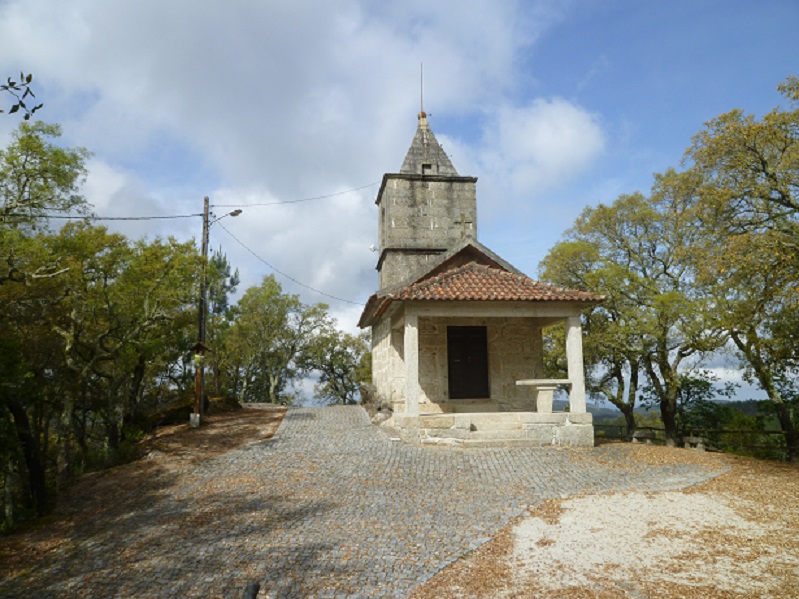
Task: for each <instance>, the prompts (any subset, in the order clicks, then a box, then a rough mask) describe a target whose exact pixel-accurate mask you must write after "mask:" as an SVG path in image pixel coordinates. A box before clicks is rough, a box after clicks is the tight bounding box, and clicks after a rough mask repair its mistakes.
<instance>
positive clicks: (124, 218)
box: [9, 181, 380, 306]
mask: <svg viewBox="0 0 799 599" xmlns="http://www.w3.org/2000/svg"><path fill="white" fill-rule="evenodd" d="M378 183H380V181H374V182H372V183H369V184H367V185H361V186H360V187H354V188H352V189H346V190H344V191H338V192H336V193H329V194H325V195H321V196H314V197H312V198H302V199H298V200H284V201H279V202H258V203H253V204H213V205H212V206H211V207H212V208H251V207H256V206H277V205H281V204H299V203H301V202H312V201H315V200H324V199H328V198H333V197H337V196H341V195H345V194H348V193H352V192H354V191H360V190H362V189H367V188H369V187H374V186H375V185H377V184H378ZM9 216H19V217H23V218H24V217H25V216H27V215H9ZM39 216H41V217H42V218H48V219H58V220H88V221H146V220H171V219H178V218H197V217H200V218H202V217H203V216H204V215H203V214H202V213H197V214H172V215H164V216H96V215H83V216H78V215H63V214H43V215H39ZM214 224H217V225H219V227H221V228H222V230H224V231H225V233H227V234H228V235H229V236H230V237H231V238H233V240H234V241H236V243H238V244H239V245H240V246H241V247H243V248H244V249H245V250H247V252H249V253H250V254H251V255H252V256H254V257H255V258H256V259H257V260H259V261H260V262H262V263H263V264H265V265H266V266H268V267H269V268H270V269H272V270H273V271H275V272H276V273H278V274H279V275H281V276H282V277H285V278H286V279H288V280H289V281H291V282H293V283H295V284H296V285H299V286H300V287H303V288H305V289H308V290H309V291H313V292H314V293H318V294H319V295H322V296H324V297H327V298H330V299H333V300H336V301H339V302H344V303H346V304H352V305H354V306H363V305H364V304H363V303H362V302H355V301H352V300H348V299H345V298H343V297H338V296H335V295H332V294H330V293H326V292H324V291H322V290H320V289H316V288H315V287H311V286H310V285H306V284H305V283H303V282H302V281H298V280H297V279H295V278H294V277H292V276H291V275H289V274H287V273H285V272H283V271H281V270H280V269H279V268H277V267H276V266H274V265H272V264H270V263H269V262H267V261H266V260H265V259H264V258H262V257H261V256H259V255H258V254H256V253H255V252H254V251H253V250H252V249H250V248H249V247H248V246H247V245H246V244H245V243H244V242H243V241H241V240H240V239H239V238H238V237H236V236H235V235H234V234H233V233H231V232H230V231H229V230H228V229H227V228H226V227H225V226H224V225H223V224H222V223H220V222H219V221H216V222H215V223H214Z"/></svg>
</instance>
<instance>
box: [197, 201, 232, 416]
mask: <svg viewBox="0 0 799 599" xmlns="http://www.w3.org/2000/svg"><path fill="white" fill-rule="evenodd" d="M239 214H241V210H240V209H238V208H237V209H236V210H232V211H230V212H228V213H226V214H223V215H222V216H219V217H217V218H214V219H213V220H210V219H209V217H210V216H211V214H210V212H209V203H208V196H205V198H203V237H202V249H201V253H202V259H203V263H202V274H201V277H200V300H199V309H198V310H197V312H198V316H197V320H198V323H197V337H198V341H197V343H195V344H194V345H193V346H192V347H191V350H192V352H194V366H195V368H196V371H195V375H194V413H192V414H190V416H189V424H190V425H191V426H192V428H196V427H198V426H200V422H201V420H202V413H203V411H204V410H203V405H202V403H203V402H202V398H203V395H204V394H205V352H206V351H210V350H209V348H208V346H206V345H205V323H206V318H207V308H206V306H207V299H206V296H207V294H208V230H209V229H210V228H211V225H213V224H214V223H215V222H217V221H220V220H222V219H223V218H225V217H226V216H238V215H239Z"/></svg>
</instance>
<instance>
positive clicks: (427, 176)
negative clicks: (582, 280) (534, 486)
mask: <svg viewBox="0 0 799 599" xmlns="http://www.w3.org/2000/svg"><path fill="white" fill-rule="evenodd" d="M476 183H477V178H476V177H467V176H463V175H460V174H458V172H457V171H456V170H455V167H454V166H453V165H452V162H451V161H450V159H449V157H448V156H447V155H446V154H445V153H444V150H443V149H442V148H441V146H440V145H439V143H438V141H437V140H436V138H435V136H434V135H433V132H432V131H431V130H430V126H429V125H428V123H427V117H426V115H425V113H424V112H421V113H419V124H418V127H417V129H416V135H415V136H414V138H413V142H412V143H411V147H410V149H409V150H408V154H407V156H406V157H405V161H404V162H403V164H402V167H401V168H400V171H399V173H386V174H385V175H383V180H382V184H381V186H380V191H379V192H378V194H377V200H376V201H375V203H376V204H377V208H378V210H379V258H378V262H377V271H378V280H379V285H378V287H379V288H378V291H377V292H376V293H375V294H374V295H372V296H371V297H370V298H369V300H368V302H367V304H366V307H365V308H364V310H363V313H362V314H361V318H360V321H359V323H358V326H360V327H361V328H366V327H371V330H372V372H373V374H372V376H373V385H374V388H375V391H376V393H378V394H379V395H380V396H381V397H383V398H385V399H387V400H389V401H390V402H391V404H392V406H393V414H392V416H391V418H390V419H389V420H388V421H386V422H385V423H384V424H386V425H388V426H391V427H392V428H394V429H395V430H397V431H399V433H400V436H401V438H402V439H403V440H404V441H406V442H410V443H420V444H448V445H460V446H481V445H489V446H490V445H501V446H510V445H522V446H545V445H547V446H548V445H565V446H593V443H594V432H593V424H592V419H591V414H589V413H587V412H586V403H585V380H584V373H583V356H582V330H581V325H580V312H581V310H582V309H583V308H584V307H585V306H587V305H590V304H594V303H597V302H601V301H602V300H603V299H604V298H603V297H602V296H600V295H597V294H594V293H590V292H587V291H578V290H572V289H564V288H562V287H556V286H553V285H548V284H544V283H540V282H538V281H534V280H532V279H530V278H529V277H527V276H526V275H525V274H524V273H522V272H521V271H519V270H518V269H516V268H514V267H513V266H512V265H511V264H509V263H508V262H506V261H505V260H503V259H502V258H500V257H499V256H497V255H496V254H494V253H493V252H492V251H491V250H489V249H488V248H487V247H485V246H484V245H482V244H481V243H480V242H478V241H477V197H476V189H475V186H476ZM564 321H565V325H566V357H567V364H568V378H567V379H547V378H544V363H543V335H542V329H543V328H544V327H546V326H549V325H551V324H554V323H557V322H564ZM558 388H564V389H567V390H568V394H569V411H568V412H553V409H552V398H553V394H554V392H555V390H556V389H558Z"/></svg>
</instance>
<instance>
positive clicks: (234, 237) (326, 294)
mask: <svg viewBox="0 0 799 599" xmlns="http://www.w3.org/2000/svg"><path fill="white" fill-rule="evenodd" d="M216 224H217V225H218V226H219V227H220V228H221V229H222V230H223V231H224V232H225V233H227V234H228V235H229V236H230V237H232V238H233V240H234V241H236V243H238V244H239V245H240V246H241V247H243V248H244V249H245V250H247V251H248V252H249V253H250V254H251V255H252V256H253V257H255V259H256V260H258V261H260V262H262V263H264V264H265V265H266V266H268V267H269V268H271V269H272V270H273V271H275V272H276V273H277V274H279V275H281V276H282V277H285V278H286V279H288V280H289V281H291V282H293V283H295V284H297V285H299V286H300V287H304V288H305V289H308V290H310V291H313V292H314V293H318V294H319V295H323V296H325V297H329V298H330V299H334V300H336V301H339V302H344V303H346V304H352V305H353V306H363V305H365V304H363V303H362V302H355V301H352V300H348V299H344V298H343V297H338V296H336V295H332V294H330V293H325V292H324V291H321V290H319V289H316V288H315V287H311V286H310V285H306V284H305V283H303V282H301V281H298V280H297V279H295V278H294V277H292V276H291V275H289V274H286V273H284V272H283V271H282V270H280V269H279V268H277V267H276V266H274V265H272V264H270V263H269V262H267V261H266V260H264V258H262V257H261V256H259V255H258V254H256V253H255V252H254V251H253V250H251V249H250V248H249V247H248V246H247V245H246V244H245V243H244V242H243V241H242V240H241V239H239V238H238V237H236V236H235V235H234V234H233V233H231V232H230V231H228V229H227V227H225V225H223V224H222V223H220V222H218V221H217V222H216Z"/></svg>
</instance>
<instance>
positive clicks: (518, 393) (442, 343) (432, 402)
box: [419, 318, 543, 412]
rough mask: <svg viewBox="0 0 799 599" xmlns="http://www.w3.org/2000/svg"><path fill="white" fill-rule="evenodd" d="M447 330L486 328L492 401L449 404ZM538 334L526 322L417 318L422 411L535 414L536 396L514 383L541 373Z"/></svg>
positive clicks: (537, 329)
mask: <svg viewBox="0 0 799 599" xmlns="http://www.w3.org/2000/svg"><path fill="white" fill-rule="evenodd" d="M448 325H450V326H486V327H487V334H488V370H489V375H488V376H489V387H490V393H491V398H487V399H486V400H478V401H474V400H461V399H458V400H450V399H449V397H448V389H449V376H448V373H447V326H448ZM536 335H538V336H539V337H540V335H541V327H540V326H538V325H537V324H536V322H535V320H534V319H530V318H525V319H520V318H419V383H420V386H421V388H422V393H421V395H420V400H419V401H420V411H421V412H482V411H495V410H499V411H507V412H512V411H534V410H535V399H534V397H535V395H534V391H533V390H532V388H531V387H519V386H517V385H516V380H518V379H529V378H537V377H540V376H541V375H542V373H543V355H541V352H540V349H537V348H536V344H535V343H534V339H535V336H536ZM539 347H540V346H539Z"/></svg>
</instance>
